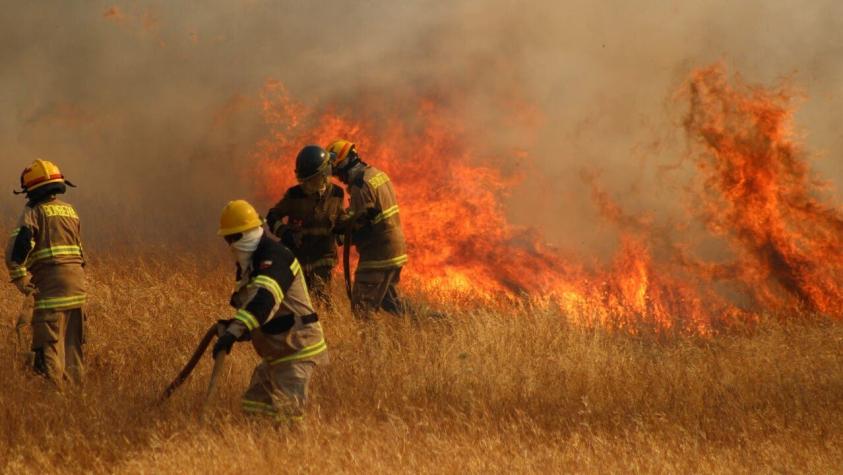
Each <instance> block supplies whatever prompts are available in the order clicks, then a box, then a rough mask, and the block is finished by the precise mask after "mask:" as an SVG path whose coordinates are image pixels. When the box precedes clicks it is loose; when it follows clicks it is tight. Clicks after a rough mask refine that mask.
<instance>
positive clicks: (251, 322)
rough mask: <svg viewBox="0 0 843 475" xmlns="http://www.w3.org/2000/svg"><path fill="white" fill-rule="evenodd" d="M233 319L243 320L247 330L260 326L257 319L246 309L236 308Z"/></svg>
mask: <svg viewBox="0 0 843 475" xmlns="http://www.w3.org/2000/svg"><path fill="white" fill-rule="evenodd" d="M234 319H235V320H239V321H241V322H243V325H246V328H248V329H249V331H252V330H254V329H255V328H257V327H259V326H260V323H259V322H258V319H257V318H255V316H254V315H252V314H251V313H249V312H248V311H247V310H243V309H240V310H238V311H237V314H235V315H234Z"/></svg>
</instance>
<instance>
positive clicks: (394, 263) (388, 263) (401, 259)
mask: <svg viewBox="0 0 843 475" xmlns="http://www.w3.org/2000/svg"><path fill="white" fill-rule="evenodd" d="M408 260H409V258H408V257H407V255H406V254H404V255H403V256H398V257H393V258H392V259H384V260H382V261H361V262H360V264H358V265H357V270H367V269H368V270H375V269H389V268H392V267H401V266H403V265H404V264H406V263H407V261H408Z"/></svg>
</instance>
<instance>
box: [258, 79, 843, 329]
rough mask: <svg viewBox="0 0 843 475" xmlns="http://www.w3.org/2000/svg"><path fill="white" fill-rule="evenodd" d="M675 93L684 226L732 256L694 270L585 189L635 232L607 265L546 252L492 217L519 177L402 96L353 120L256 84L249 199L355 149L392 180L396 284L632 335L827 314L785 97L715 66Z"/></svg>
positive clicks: (821, 226)
mask: <svg viewBox="0 0 843 475" xmlns="http://www.w3.org/2000/svg"><path fill="white" fill-rule="evenodd" d="M686 89H687V92H686V93H685V94H683V96H682V97H683V98H687V99H689V102H690V105H691V108H690V111H689V113H688V115H687V118H686V120H685V128H686V132H687V134H688V136H689V137H690V138H692V139H693V140H694V141H696V142H698V143H699V144H700V145H701V146H700V148H699V150H697V152H698V153H696V154H695V155H694V160H695V163H696V164H697V169H698V173H697V180H699V181H700V182H701V184H702V185H703V187H702V189H704V190H705V191H704V192H700V196H699V198H701V202H702V203H703V205H701V206H700V208H699V209H697V210H695V211H696V216H697V217H699V218H700V219H701V220H702V222H703V223H705V225H706V226H707V229H708V230H709V231H711V232H712V233H713V234H714V235H715V236H719V237H721V238H725V241H726V242H727V243H728V245H729V246H730V247H731V249H732V250H733V253H734V255H735V256H737V257H736V259H735V262H732V263H709V262H704V261H701V260H699V259H697V258H695V257H694V256H693V255H691V253H690V252H688V251H687V249H688V248H689V247H690V246H688V245H686V244H683V243H672V244H671V245H669V246H667V248H668V250H669V252H668V254H669V256H668V257H665V258H660V259H655V258H654V257H653V256H654V254H653V251H654V248H656V247H658V248H660V249H664V248H665V245H664V243H663V242H661V241H660V240H659V239H658V238H656V237H654V236H655V234H656V232H655V231H654V230H653V229H651V226H650V225H649V224H648V222H647V220H646V219H643V218H636V217H624V216H623V210H622V209H621V208H620V207H619V206H617V205H616V204H614V203H613V202H612V201H611V199H610V198H609V197H608V195H607V194H605V193H603V192H600V191H599V190H598V189H597V187H596V185H595V195H594V196H595V199H596V200H597V201H598V204H599V206H600V208H601V209H602V210H603V212H604V214H605V215H606V217H607V218H609V219H610V221H612V222H615V223H620V222H621V221H624V220H628V221H629V222H632V223H635V226H623V230H624V233H623V237H622V242H621V246H620V249H619V251H618V253H617V255H616V257H615V259H614V261H613V263H612V264H611V265H610V266H609V267H608V268H604V269H601V268H595V267H594V266H589V265H586V264H585V263H584V262H583V261H582V260H581V259H577V258H574V257H573V256H571V255H568V254H566V253H564V252H562V251H560V250H559V249H555V248H553V247H550V246H548V245H546V244H545V243H544V242H543V241H542V239H541V236H540V233H538V232H537V231H534V230H528V229H524V228H519V227H517V226H514V225H512V224H510V223H509V221H508V220H507V218H506V213H505V211H504V207H503V203H504V200H505V198H506V196H507V195H508V193H509V191H510V190H512V189H513V187H514V186H516V185H517V184H518V183H519V181H520V178H519V177H518V176H512V175H507V174H505V173H503V172H502V171H501V168H500V167H496V166H495V164H496V163H500V160H499V159H500V158H501V157H490V156H480V155H478V153H476V152H475V150H482V149H478V148H475V147H473V146H472V144H471V143H470V140H469V139H468V138H467V134H466V133H464V130H462V129H461V128H460V127H459V124H455V123H454V121H452V120H447V119H446V118H447V117H449V114H447V112H448V110H447V108H445V106H442V105H440V104H439V103H437V102H436V101H434V100H431V99H426V98H421V99H417V101H416V103H417V106H418V107H417V110H418V113H417V115H416V117H413V118H412V120H402V119H403V118H402V117H400V116H398V115H397V113H390V112H384V111H378V112H377V113H376V112H374V111H373V110H371V109H367V108H366V107H362V106H361V107H356V108H355V109H354V114H353V117H352V116H351V115H350V114H342V113H337V112H336V111H335V110H334V109H332V108H330V107H326V108H324V109H321V110H313V109H309V108H307V107H305V106H303V105H302V104H299V103H297V102H295V101H294V100H292V99H291V98H290V96H289V93H288V92H287V90H286V89H285V88H284V86H283V85H282V84H281V83H278V82H269V83H267V85H266V87H265V89H264V97H263V111H264V116H265V119H266V121H267V123H268V124H269V125H270V128H271V133H270V135H269V137H267V139H265V140H264V141H262V142H261V143H260V144H259V146H258V151H257V158H258V160H259V162H260V167H259V169H260V170H261V173H260V176H259V180H260V183H259V184H260V185H261V186H262V188H261V189H262V192H263V195H264V197H266V198H270V199H277V197H278V196H279V195H280V194H281V193H282V192H283V190H284V189H285V188H286V187H287V186H289V185H290V184H292V183H293V182H294V178H293V172H292V170H293V159H294V157H295V155H296V153H297V152H298V150H299V149H300V148H301V147H302V146H304V145H306V144H309V143H316V144H321V145H323V146H324V145H326V144H327V142H329V141H331V140H333V139H336V138H348V139H350V140H353V141H355V142H356V143H357V144H358V148H359V150H360V151H361V156H362V158H363V159H364V160H365V161H368V162H369V163H372V164H375V165H376V166H377V167H379V168H381V169H383V170H384V171H386V172H387V173H388V174H389V175H390V177H391V179H392V181H393V182H394V183H395V186H396V189H397V193H398V200H399V203H400V206H401V217H402V224H403V226H404V230H405V234H406V236H407V240H408V250H409V254H410V256H411V261H410V264H409V265H408V267H407V269H406V275H407V277H408V281H409V285H410V287H412V288H413V289H416V290H418V291H422V292H425V293H427V294H433V295H437V296H440V297H447V298H448V302H471V301H482V302H484V303H489V302H492V301H495V300H502V299H503V300H513V299H518V298H520V297H522V296H529V297H530V298H531V299H534V300H539V301H544V302H546V303H548V304H552V305H556V306H558V308H559V309H560V311H561V312H562V313H563V314H564V315H565V316H567V317H568V318H570V319H572V320H574V321H577V322H580V323H583V324H591V325H603V326H609V327H614V328H623V329H626V330H628V331H633V332H635V331H640V330H641V329H642V328H653V329H655V330H657V331H663V330H668V329H676V330H679V331H684V332H693V333H700V334H708V333H711V332H712V331H715V330H716V328H717V327H718V326H719V325H721V324H724V323H728V322H731V321H735V320H737V319H740V320H752V319H754V318H756V317H757V315H759V314H760V313H761V312H769V311H783V310H790V309H795V308H807V309H809V310H812V311H815V312H820V313H825V314H831V315H835V316H840V312H841V310H839V309H841V308H843V307H841V305H840V304H841V303H843V302H841V292H840V290H841V285H840V284H841V282H840V278H839V277H838V276H839V275H841V274H840V272H838V271H839V269H840V267H841V264H843V246H841V245H840V244H841V243H840V242H839V239H840V238H839V236H841V233H840V231H841V230H842V229H843V220H841V216H840V214H839V211H837V210H835V209H834V208H832V207H831V206H829V205H827V204H824V203H823V202H821V201H820V200H819V198H817V197H816V190H814V189H813V184H812V182H811V180H810V179H809V178H808V171H807V170H808V168H807V165H806V162H805V159H804V157H803V154H802V153H801V151H800V149H799V147H798V146H797V145H796V144H795V143H794V142H793V141H792V138H791V137H790V134H789V133H788V129H789V124H790V118H791V111H790V109H789V97H790V96H789V95H788V94H787V92H786V91H783V90H776V91H767V90H765V89H762V88H757V87H749V86H745V85H743V84H742V83H741V82H740V81H739V80H736V81H735V85H734V86H730V85H729V83H728V81H727V80H726V75H725V73H724V71H723V69H722V68H721V67H719V66H714V67H710V68H707V69H704V70H700V71H697V72H695V73H694V74H693V75H692V76H691V78H690V79H689V81H688V83H687V88H686ZM480 153H481V154H482V152H480ZM516 154H523V152H519V151H517V150H512V151H511V155H512V156H516ZM518 156H520V155H518ZM523 158H524V157H522V159H523ZM626 227H629V228H630V229H632V230H627V229H626ZM661 254H664V252H662V253H659V255H661ZM719 282H725V283H727V284H734V285H733V287H735V288H738V289H739V290H740V291H741V292H742V293H743V294H744V295H745V296H747V297H749V300H751V301H750V302H749V303H745V302H742V303H741V305H738V304H737V303H735V302H733V301H731V300H730V299H729V298H727V297H725V296H723V295H721V294H720V292H718V290H717V285H716V284H718V283H719ZM733 300H734V299H733Z"/></svg>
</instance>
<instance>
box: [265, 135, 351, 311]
mask: <svg viewBox="0 0 843 475" xmlns="http://www.w3.org/2000/svg"><path fill="white" fill-rule="evenodd" d="M330 177H331V163H330V161H329V160H328V154H327V152H325V150H324V149H322V147H319V146H317V145H308V146H307V147H304V148H303V149H302V150H301V151H300V152H299V154H298V156H297V157H296V178H297V179H298V181H299V184H298V185H296V186H294V187H292V188H290V189H288V190H287V192H286V193H285V194H284V197H283V198H282V199H281V201H279V202H278V204H276V205H275V206H274V207H273V208H272V209H271V210H269V213H268V214H267V224H268V225H269V229H270V230H272V232H273V233H274V234H275V235H276V236H278V237H280V238H281V242H283V243H284V245H286V246H287V247H288V248H290V250H291V251H293V254H295V256H296V258H297V259H298V260H299V262H300V263H301V265H302V268H303V269H304V275H305V280H306V281H307V283H308V284H309V285H310V288H311V290H313V292H314V294H315V295H317V296H319V297H320V298H323V299H325V298H327V296H328V284H329V283H330V282H331V274H332V272H333V269H334V267H335V266H336V265H337V243H336V241H335V238H334V235H333V234H332V233H331V230H332V229H333V228H334V226H335V225H336V223H337V221H338V219H339V218H340V216H341V215H342V214H343V198H344V193H343V191H342V188H340V187H339V186H336V185H334V184H333V183H331V181H330ZM285 218H286V222H284V219H285Z"/></svg>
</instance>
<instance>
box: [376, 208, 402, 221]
mask: <svg viewBox="0 0 843 475" xmlns="http://www.w3.org/2000/svg"><path fill="white" fill-rule="evenodd" d="M396 214H398V205H395V206H390V207H389V208H387V209H385V210H383V212H382V213H381V214H379V215H377V216H375V218H374V219H373V220H372V224H378V223H380V222H381V221H383V220H385V219H389V218H391V217H393V216H395V215H396Z"/></svg>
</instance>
